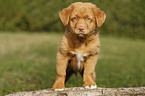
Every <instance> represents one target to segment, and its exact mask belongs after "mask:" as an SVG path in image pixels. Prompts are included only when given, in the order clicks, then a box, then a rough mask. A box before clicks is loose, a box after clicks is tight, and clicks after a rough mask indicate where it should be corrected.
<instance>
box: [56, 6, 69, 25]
mask: <svg viewBox="0 0 145 96" xmlns="http://www.w3.org/2000/svg"><path fill="white" fill-rule="evenodd" d="M71 11H72V7H71V6H69V7H67V8H64V9H63V10H62V11H61V12H59V16H60V19H61V21H62V23H63V25H64V26H66V25H68V22H69V16H70V14H71Z"/></svg>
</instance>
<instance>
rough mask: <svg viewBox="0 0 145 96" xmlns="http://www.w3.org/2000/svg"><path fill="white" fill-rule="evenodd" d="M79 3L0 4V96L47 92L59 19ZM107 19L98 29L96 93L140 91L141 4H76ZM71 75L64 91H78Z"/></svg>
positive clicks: (144, 31)
mask: <svg viewBox="0 0 145 96" xmlns="http://www.w3.org/2000/svg"><path fill="white" fill-rule="evenodd" d="M77 1H78V0H0V95H1V96H3V95H6V94H10V93H13V92H17V91H32V90H41V89H47V88H51V87H52V85H53V83H54V81H55V75H56V69H55V67H56V53H57V48H58V46H59V43H60V41H61V38H62V35H63V33H64V30H65V27H64V26H63V24H62V23H61V21H60V19H59V15H58V13H59V12H60V11H61V10H62V9H63V8H66V7H68V6H69V5H70V4H71V3H73V2H77ZM79 1H80V2H91V3H93V4H96V6H97V7H98V8H100V9H101V10H103V11H104V12H105V13H106V16H107V18H106V21H105V23H104V24H103V26H102V27H101V28H100V29H99V30H100V31H101V32H100V39H101V48H100V54H99V60H98V63H97V65H96V83H97V85H98V87H110V88H118V87H121V88H122V87H141V86H145V76H144V74H145V70H144V68H145V54H144V53H145V11H144V9H145V5H144V4H145V0H79ZM82 85H83V80H82V78H81V76H79V78H78V77H76V76H75V75H73V76H72V77H71V78H70V80H69V81H68V82H67V83H66V87H77V86H79V87H81V86H82Z"/></svg>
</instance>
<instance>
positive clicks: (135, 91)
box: [5, 87, 145, 96]
mask: <svg viewBox="0 0 145 96" xmlns="http://www.w3.org/2000/svg"><path fill="white" fill-rule="evenodd" d="M98 95H109V96H112V95H113V96H114V95H117V96H119V95H121V96H122V95H125V96H126V95H140V96H143V95H145V87H136V88H97V89H93V90H92V89H84V88H83V87H72V88H65V90H64V91H60V92H59V91H53V90H52V89H51V88H49V89H46V90H38V91H30V92H16V93H14V94H9V95H5V96H98Z"/></svg>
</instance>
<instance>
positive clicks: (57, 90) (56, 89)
mask: <svg viewBox="0 0 145 96" xmlns="http://www.w3.org/2000/svg"><path fill="white" fill-rule="evenodd" d="M63 90H64V89H55V90H54V91H63Z"/></svg>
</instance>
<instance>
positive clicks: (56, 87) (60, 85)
mask: <svg viewBox="0 0 145 96" xmlns="http://www.w3.org/2000/svg"><path fill="white" fill-rule="evenodd" d="M53 90H54V91H63V90H64V83H62V82H55V83H54V85H53Z"/></svg>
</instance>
